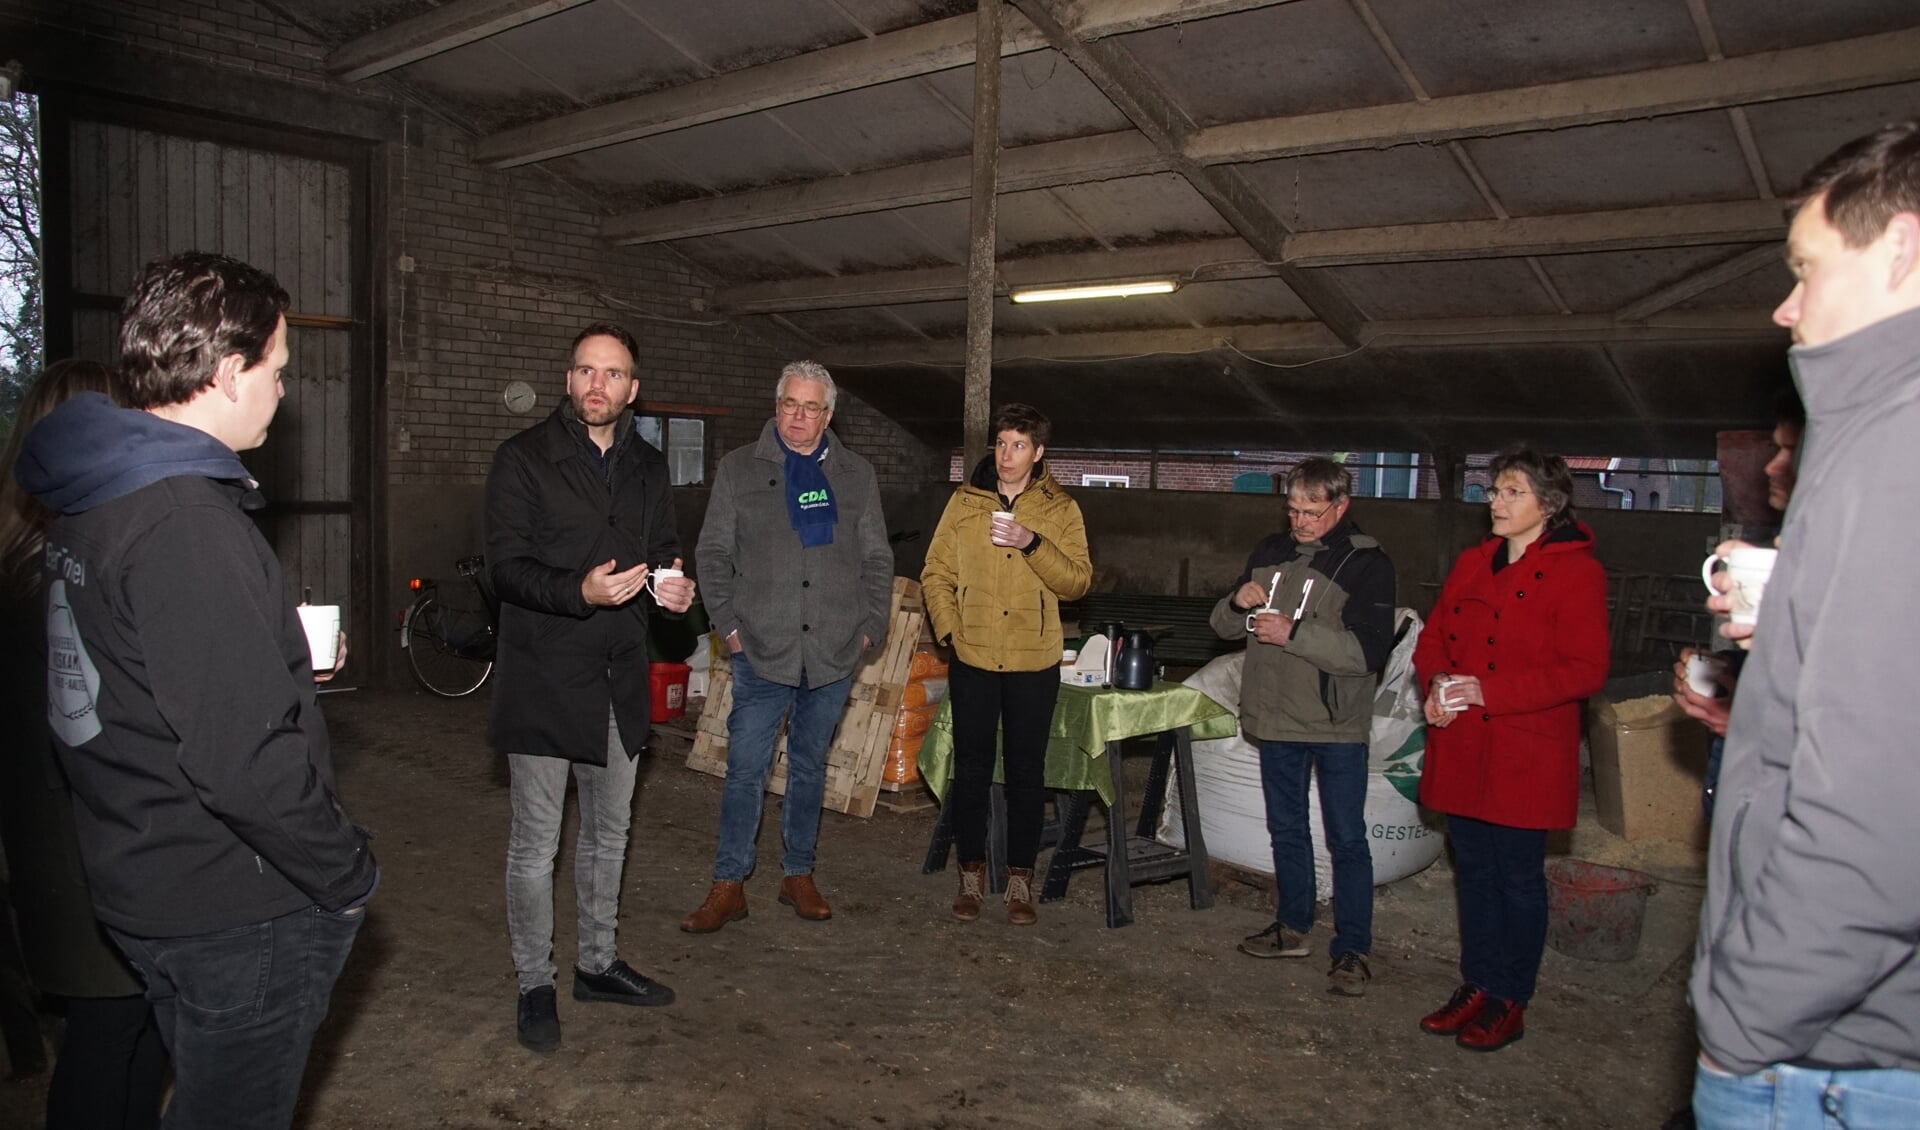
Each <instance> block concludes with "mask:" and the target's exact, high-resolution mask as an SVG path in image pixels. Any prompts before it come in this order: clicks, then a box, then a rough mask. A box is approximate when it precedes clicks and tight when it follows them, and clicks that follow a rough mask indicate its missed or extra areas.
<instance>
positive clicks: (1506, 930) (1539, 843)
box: [1447, 816, 1547, 1004]
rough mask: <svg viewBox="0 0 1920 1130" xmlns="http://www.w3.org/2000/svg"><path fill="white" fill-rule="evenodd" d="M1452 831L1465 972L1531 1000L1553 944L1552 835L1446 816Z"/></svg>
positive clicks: (1504, 995) (1510, 997) (1472, 979)
mask: <svg viewBox="0 0 1920 1130" xmlns="http://www.w3.org/2000/svg"><path fill="white" fill-rule="evenodd" d="M1447 835H1448V837H1449V838H1451V839H1452V840H1453V876H1454V878H1453V881H1454V889H1455V890H1456V891H1457V892H1458V895H1459V900H1460V975H1461V976H1462V977H1463V978H1464V979H1465V980H1466V981H1467V982H1468V983H1469V984H1472V985H1477V986H1479V987H1480V988H1482V989H1485V990H1486V991H1487V992H1488V993H1490V994H1492V995H1493V996H1496V997H1499V998H1500V999H1501V1000H1506V1001H1512V1002H1513V1003H1514V1004H1526V1003H1527V1002H1528V1001H1529V1000H1532V999H1533V988H1534V981H1535V979H1536V978H1537V977H1538V976H1539V973H1540V955H1541V953H1542V952H1544V951H1545V950H1546V946H1547V873H1546V867H1547V833H1546V832H1545V830H1543V829H1540V828H1509V827H1507V826H1506V825H1504V824H1489V823H1487V822H1486V821H1485V820H1475V819H1473V818H1471V817H1467V816H1448V817H1447Z"/></svg>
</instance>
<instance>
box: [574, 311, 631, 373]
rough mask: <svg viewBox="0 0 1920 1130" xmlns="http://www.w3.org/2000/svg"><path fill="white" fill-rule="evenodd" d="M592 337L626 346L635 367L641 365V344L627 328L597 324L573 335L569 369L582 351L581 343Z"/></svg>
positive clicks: (606, 323)
mask: <svg viewBox="0 0 1920 1130" xmlns="http://www.w3.org/2000/svg"><path fill="white" fill-rule="evenodd" d="M590 337H610V338H612V339H613V340H615V341H617V342H619V343H620V344H621V345H624V346H626V348H627V356H629V357H631V358H633V363H634V364H635V365H638V364H640V343H639V341H637V340H635V338H634V336H633V334H632V333H630V332H629V331H628V330H627V327H625V326H617V325H614V324H613V323H612V322H595V323H594V324H592V325H590V326H588V327H587V328H586V329H584V330H581V331H580V332H579V333H577V334H574V335H573V344H572V345H570V346H568V347H567V365H568V367H569V368H571V367H572V365H573V355H574V354H575V353H578V352H579V351H580V343H581V342H583V341H585V340H587V339H588V338H590ZM627 375H628V376H630V377H631V376H633V374H632V373H628V374H627Z"/></svg>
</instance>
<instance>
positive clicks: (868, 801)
mask: <svg viewBox="0 0 1920 1130" xmlns="http://www.w3.org/2000/svg"><path fill="white" fill-rule="evenodd" d="M926 621H927V611H926V605H925V604H924V603H922V601H921V599H920V582H918V581H915V580H911V579H909V578H907V577H895V578H894V579H893V602H892V606H891V608H890V610H889V614H888V619H887V623H888V630H887V642H886V645H885V646H884V647H881V648H880V649H878V653H877V654H873V653H869V654H870V655H872V658H870V659H868V661H867V662H866V663H864V664H862V665H861V666H860V667H859V668H858V669H857V670H856V671H855V672H854V676H853V690H852V691H851V692H850V693H849V694H848V695H847V708H846V713H844V714H842V715H841V717H840V726H839V728H838V729H837V730H835V731H834V734H833V742H832V744H831V745H829V746H828V748H827V793H826V798H825V800H824V801H823V802H822V807H823V808H825V809H827V810H828V811H830V812H844V813H846V814H847V815H850V816H862V817H865V816H871V815H873V808H874V804H875V802H876V801H877V799H878V798H879V795H880V775H881V771H882V769H883V768H884V767H885V760H886V753H887V746H888V745H889V744H890V743H891V741H892V739H893V720H894V715H895V713H896V712H897V711H898V710H899V708H900V701H901V698H902V696H903V695H904V694H905V691H906V685H907V676H908V672H909V670H910V668H911V665H912V661H913V649H914V647H915V645H916V644H918V643H919V642H920V640H921V638H922V636H923V634H928V628H927V623H926ZM732 709H733V677H732V672H731V669H730V668H729V667H727V666H725V665H722V666H718V667H715V668H714V669H713V674H712V676H711V680H710V682H709V683H708V686H707V704H706V707H705V709H703V710H702V711H701V712H700V726H699V729H698V732H696V733H695V735H694V739H693V750H692V752H691V753H689V754H688V755H687V768H689V769H697V770H699V771H700V772H702V773H711V774H713V775H714V776H716V777H724V776H726V774H727V715H728V713H729V712H730V711H731V710H732ZM767 791H768V792H770V793H773V794H774V795H776V796H785V795H786V791H787V734H786V729H785V727H782V728H781V731H780V736H779V739H778V741H777V743H776V744H775V747H774V758H773V772H772V773H771V774H770V775H769V776H768V779H767Z"/></svg>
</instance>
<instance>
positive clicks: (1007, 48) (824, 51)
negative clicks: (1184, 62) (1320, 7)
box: [473, 0, 1290, 168]
mask: <svg viewBox="0 0 1920 1130" xmlns="http://www.w3.org/2000/svg"><path fill="white" fill-rule="evenodd" d="M1288 2H1290V0H1082V2H1081V3H1079V4H1076V5H1075V6H1074V9H1073V13H1072V18H1073V20H1074V25H1073V26H1074V31H1075V34H1078V35H1083V36H1087V37H1090V38H1099V37H1102V36H1107V35H1113V34H1117V33H1119V32H1122V31H1138V30H1141V29H1143V28H1150V27H1158V26H1160V25H1162V24H1169V23H1180V22H1183V21H1186V20H1193V19H1203V18H1206V17H1209V16H1217V15H1223V14H1225V13H1228V12H1238V11H1245V10H1247V9H1251V8H1264V7H1270V6H1272V5H1274V4H1277V3H1288ZM973 39H974V18H973V16H972V15H962V16H953V17H950V18H948V19H944V20H935V21H933V22H932V23H926V24H918V25H916V26H913V27H907V28H902V29H900V30H899V31H890V32H887V33H885V34H884V35H876V36H873V37H872V38H870V39H856V40H853V41H852V42H850V43H841V44H836V45H835V46H832V47H824V48H821V49H820V50H818V51H809V52H807V53H805V54H802V55H794V56H790V57H788V58H785V59H776V60H774V61H773V62H771V63H762V64H760V65H759V66H755V67H744V68H742V69H740V70H737V71H732V72H730V73H727V74H723V75H715V76H714V77H712V78H709V79H703V80H700V81H698V82H691V83H687V84H686V85H684V86H676V87H672V88H669V89H667V90H660V91H655V92H653V93H651V94H642V95H637V96H635V97H633V98H623V99H621V100H619V101H617V102H609V103H607V104H606V105H604V106H595V107H593V108H591V109H587V110H578V111H575V112H573V113H570V114H563V115H561V116H559V117H555V118H549V119H547V120H546V121H541V122H534V123H531V124H529V125H524V126H517V127H515V128H513V129H508V130H502V131H500V132H498V133H495V134H491V135H489V136H487V137H484V138H481V139H480V141H479V142H478V143H477V144H475V146H474V151H473V154H474V160H475V161H476V162H478V163H480V164H483V165H491V166H493V167H495V168H510V167H512V166H515V165H525V164H529V163H531V162H534V161H545V160H550V159H552V158H554V157H563V156H566V155H567V154H569V153H579V152H582V151H584V150H588V149H597V148H599V147H601V146H604V145H616V144H618V143H620V142H623V141H634V140H637V139H639V138H643V137H651V136H653V135H655V134H661V133H669V132H671V131H673V130H677V129H685V128H687V127H688V126H696V125H701V124H704V123H707V122H715V121H720V120H723V119H726V118H735V117H740V116H741V115H744V114H751V113H755V112H758V111H761V110H770V109H774V108H776V107H779V106H785V105H789V104H791V103H794V102H804V101H806V100H808V99H810V98H820V97H824V96H825V95H829V94H840V93H843V92H845V91H849V90H859V89H861V88H863V87H868V86H878V85H879V84H881V83H884V82H893V81H895V80H897V79H903V78H913V77H916V76H919V75H928V74H934V73H936V72H939V71H945V70H952V69H953V68H955V67H963V66H968V65H971V64H972V63H973V60H974V46H973ZM1046 46H1048V43H1047V40H1046V38H1045V37H1044V36H1042V35H1041V34H1040V32H1039V31H1038V30H1036V29H1035V28H1034V26H1033V25H1032V24H1031V23H1029V22H1028V21H1027V20H1026V19H1025V18H1024V17H1022V16H1020V15H1018V14H1015V13H1009V14H1008V16H1007V18H1006V21H1005V27H1004V28H1003V32H1002V37H1001V49H1000V53H1001V56H1002V57H1005V56H1009V55H1022V54H1025V53H1027V52H1030V51H1038V50H1040V49H1042V48H1044V47H1046Z"/></svg>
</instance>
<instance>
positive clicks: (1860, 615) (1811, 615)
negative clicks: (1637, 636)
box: [1691, 121, 1920, 1130]
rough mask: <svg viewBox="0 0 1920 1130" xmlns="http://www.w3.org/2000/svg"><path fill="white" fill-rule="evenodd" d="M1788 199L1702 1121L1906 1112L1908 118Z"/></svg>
mask: <svg viewBox="0 0 1920 1130" xmlns="http://www.w3.org/2000/svg"><path fill="white" fill-rule="evenodd" d="M1792 204H1793V205H1794V206H1796V208H1797V211H1796V213H1795V215H1794V219H1793V226H1792V229H1791V231H1790V232H1789V235H1788V240H1787V262H1788V265H1789V266H1790V267H1791V268H1792V269H1793V272H1794V276H1795V278H1796V280H1797V282H1796V284H1795V286H1794V288H1793V291H1792V293H1790V294H1789V295H1788V296H1787V299H1786V301H1785V302H1783V303H1781V305H1780V308H1779V309H1778V310H1777V311H1775V313H1774V320H1775V321H1777V322H1778V323H1779V324H1780V325H1782V326H1784V327H1786V328H1788V329H1790V330H1791V331H1792V332H1793V340H1794V346H1793V348H1792V350H1791V351H1790V353H1789V358H1790V360H1791V363H1792V367H1793V370H1794V379H1795V381H1796V382H1797V383H1798V385H1799V387H1800V394H1801V396H1802V398H1803V399H1804V400H1805V401H1806V405H1807V429H1806V435H1805V439H1804V440H1803V447H1802V463H1801V467H1800V481H1799V487H1798V490H1797V491H1796V493H1795V495H1794V498H1793V508H1792V510H1791V512H1790V513H1789V514H1788V516H1787V523H1786V527H1785V529H1784V530H1783V531H1782V533H1781V538H1780V543H1781V551H1780V556H1779V560H1778V562H1777V564H1775V566H1774V569H1773V574H1772V576H1771V578H1770V579H1769V580H1768V583H1767V587H1766V595H1765V598H1764V600H1763V601H1762V603H1761V606H1760V615H1759V621H1758V623H1757V624H1756V625H1755V627H1754V631H1753V644H1754V646H1753V649H1752V655H1751V657H1750V658H1749V660H1748V662H1747V664H1746V668H1745V670H1744V671H1743V672H1742V674H1741V678H1740V694H1739V696H1738V698H1736V699H1735V701H1734V707H1733V716H1732V719H1731V721H1730V723H1729V727H1728V731H1727V747H1726V754H1725V761H1724V763H1723V765H1722V768H1721V774H1720V798H1719V803H1718V805H1717V806H1716V807H1715V810H1714V820H1713V839H1712V845H1711V849H1710V855H1709V859H1708V872H1707V900H1706V906H1705V907H1704V909H1703V910H1702V912H1701V918H1700V937H1699V942H1698V945H1697V948H1696V951H1695V957H1694V969H1693V978H1692V985H1691V991H1692V999H1693V1007H1694V1011H1695V1013H1696V1015H1697V1017H1698V1021H1699V1036H1700V1047H1701V1052H1700V1063H1699V1067H1698V1070H1697V1071H1696V1074H1695V1082H1694V1097H1693V1103H1694V1113H1695V1117H1696V1119H1697V1120H1698V1123H1699V1125H1700V1126H1702V1127H1736V1126H1737V1127H1755V1126H1796V1127H1797V1126H1829V1125H1844V1126H1847V1127H1852V1128H1855V1130H1858V1128H1860V1127H1883V1126H1884V1127H1891V1126H1903V1127H1911V1126H1920V960H1915V958H1916V948H1920V945H1917V943H1920V867H1916V866H1915V865H1914V862H1913V847H1912V845H1911V843H1910V842H1909V839H1910V836H1909V835H1908V833H1909V831H1910V830H1911V829H1912V828H1913V826H1914V822H1915V819H1916V814H1920V759H1917V758H1916V755H1917V754H1920V740H1916V737H1915V720H1914V714H1913V708H1912V697H1913V694H1912V683H1913V649H1914V641H1915V640H1916V639H1920V602H1915V601H1914V600H1912V599H1911V598H1910V597H1909V596H1906V595H1904V594H1903V592H1902V589H1903V588H1904V587H1905V585H1906V583H1907V582H1906V580H1905V574H1906V573H1908V572H1910V571H1911V569H1912V567H1913V565H1914V563H1915V562H1916V561H1920V522H1916V520H1915V519H1916V516H1920V480H1916V479H1915V477H1914V476H1912V475H1910V474H1906V473H1904V472H1903V471H1902V470H1901V468H1902V467H1904V466H1905V464H1906V463H1907V462H1908V460H1909V459H1910V458H1911V455H1912V452H1913V450H1914V447H1915V446H1916V444H1920V121H1909V122H1905V123H1903V124H1901V125H1898V126H1890V127H1887V128H1886V129H1883V130H1881V131H1879V132H1878V133H1875V134H1872V135H1870V136H1868V137H1864V138H1861V139H1859V140H1858V141H1855V142H1853V143H1851V144H1849V145H1847V146H1845V147H1843V148H1841V149H1840V150H1839V151H1838V152H1836V153H1835V154H1833V155H1832V156H1831V157H1829V158H1827V159H1826V160H1825V161H1823V162H1822V163H1821V164H1820V165H1819V166H1818V167H1816V168H1815V169H1814V170H1813V172H1812V173H1810V174H1809V175H1808V177H1807V179H1806V181H1805V182H1803V184H1802V186H1801V188H1800V189H1799V191H1798V192H1797V193H1796V194H1795V195H1794V197H1793V200H1792Z"/></svg>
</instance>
